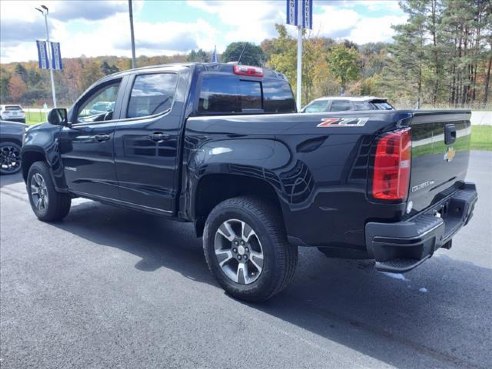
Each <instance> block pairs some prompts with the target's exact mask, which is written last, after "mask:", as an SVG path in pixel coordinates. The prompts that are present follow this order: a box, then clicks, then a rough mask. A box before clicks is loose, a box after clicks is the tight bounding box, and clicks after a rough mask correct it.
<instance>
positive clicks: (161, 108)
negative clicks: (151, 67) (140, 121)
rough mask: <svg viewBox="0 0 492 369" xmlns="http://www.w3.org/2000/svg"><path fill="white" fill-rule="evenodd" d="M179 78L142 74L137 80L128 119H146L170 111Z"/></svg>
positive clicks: (168, 74) (168, 75)
mask: <svg viewBox="0 0 492 369" xmlns="http://www.w3.org/2000/svg"><path fill="white" fill-rule="evenodd" d="M177 81H178V76H177V75H176V74H174V73H159V74H142V75H139V76H137V77H136V78H135V82H134V84H133V87H132V92H131V95H130V102H129V103H128V110H127V113H126V116H127V118H137V117H145V116H149V115H155V114H159V113H162V112H165V111H166V110H169V109H170V108H171V106H172V104H173V101H174V94H175V92H176V83H177Z"/></svg>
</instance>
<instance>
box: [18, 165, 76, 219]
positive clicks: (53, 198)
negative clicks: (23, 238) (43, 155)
mask: <svg viewBox="0 0 492 369" xmlns="http://www.w3.org/2000/svg"><path fill="white" fill-rule="evenodd" d="M27 193H28V195H29V202H30V203H31V208H32V210H33V211H34V214H35V215H36V216H37V217H38V219H39V220H42V221H45V222H53V221H57V220H61V219H63V218H65V217H66V216H67V214H68V212H69V211H70V205H71V203H72V199H71V197H70V195H68V194H65V193H60V192H57V191H56V189H55V185H54V183H53V180H52V179H51V175H50V171H49V168H48V165H47V164H46V163H44V162H41V161H38V162H36V163H34V164H33V165H32V166H31V167H30V168H29V173H28V175H27Z"/></svg>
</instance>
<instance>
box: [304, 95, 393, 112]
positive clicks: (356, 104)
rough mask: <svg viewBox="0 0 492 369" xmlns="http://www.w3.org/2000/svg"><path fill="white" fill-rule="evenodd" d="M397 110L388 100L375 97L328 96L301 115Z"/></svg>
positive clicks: (310, 106) (305, 108) (309, 106)
mask: <svg viewBox="0 0 492 369" xmlns="http://www.w3.org/2000/svg"><path fill="white" fill-rule="evenodd" d="M362 110H395V108H394V107H393V106H392V105H391V104H390V103H388V101H387V99H385V98H381V97H375V96H357V97H348V96H334V97H333V96H326V97H320V98H319V99H315V100H313V101H311V102H310V103H309V104H308V105H306V106H305V107H304V108H303V109H302V110H301V113H322V112H329V111H333V112H335V111H362Z"/></svg>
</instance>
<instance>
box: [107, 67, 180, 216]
mask: <svg viewBox="0 0 492 369" xmlns="http://www.w3.org/2000/svg"><path fill="white" fill-rule="evenodd" d="M183 73H184V74H185V75H186V72H183ZM183 73H179V71H176V70H169V71H166V70H164V71H163V70H162V69H160V70H159V71H154V72H152V71H142V73H140V74H137V75H134V76H133V77H132V79H131V80H130V81H129V82H128V88H127V92H126V94H125V98H124V101H125V103H124V104H123V108H122V111H121V114H122V118H124V119H122V120H121V121H119V122H118V124H117V125H116V128H115V162H116V173H117V177H118V181H119V186H120V191H119V192H120V200H121V201H123V202H125V203H126V204H127V205H129V206H134V207H140V208H145V210H147V211H155V212H156V213H159V214H167V215H171V214H173V213H174V211H175V204H176V202H175V201H176V194H177V190H178V170H179V160H178V157H179V152H180V132H181V127H182V122H183V119H184V118H183V110H184V109H183V106H184V100H185V96H186V94H185V93H179V91H187V89H188V86H187V83H188V82H187V79H186V78H183Z"/></svg>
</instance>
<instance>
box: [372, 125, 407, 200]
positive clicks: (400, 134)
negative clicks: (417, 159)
mask: <svg viewBox="0 0 492 369" xmlns="http://www.w3.org/2000/svg"><path fill="white" fill-rule="evenodd" d="M411 153H412V142H411V135H410V128H406V129H403V130H400V131H395V132H390V133H387V134H385V135H384V136H382V137H381V138H380V139H379V141H378V143H377V148H376V158H375V160H374V172H373V177H372V196H373V197H374V198H375V199H380V200H404V199H406V198H407V196H408V187H409V183H410V166H411V159H412V158H411Z"/></svg>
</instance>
